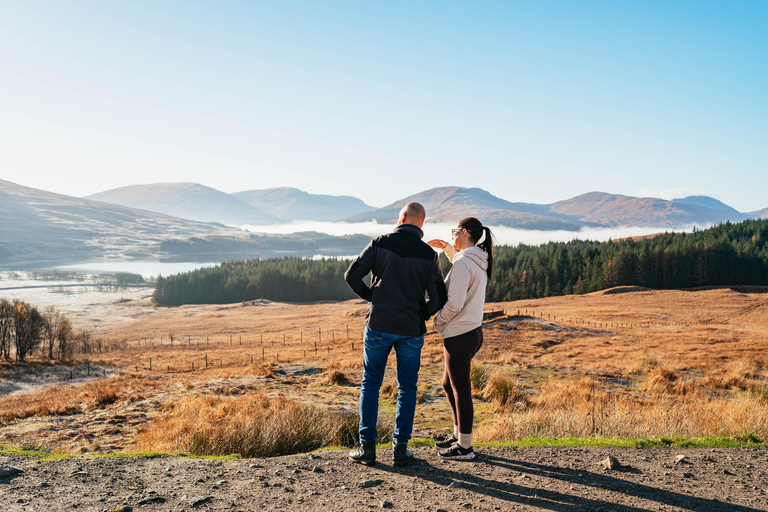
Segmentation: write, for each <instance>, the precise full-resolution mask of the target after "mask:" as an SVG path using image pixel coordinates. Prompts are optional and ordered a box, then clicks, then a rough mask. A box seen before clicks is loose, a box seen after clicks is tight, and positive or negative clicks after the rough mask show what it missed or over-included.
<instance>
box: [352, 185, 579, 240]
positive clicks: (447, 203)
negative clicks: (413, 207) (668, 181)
mask: <svg viewBox="0 0 768 512" xmlns="http://www.w3.org/2000/svg"><path fill="white" fill-rule="evenodd" d="M414 201H415V202H418V203H421V204H422V205H423V206H424V208H425V209H426V210H427V218H428V219H429V221H430V222H446V223H456V222H458V221H459V220H461V219H462V218H464V217H478V218H479V219H481V220H482V222H483V223H485V224H489V225H505V226H515V227H520V228H523V229H563V230H571V231H575V230H578V229H579V228H580V227H582V225H584V224H583V223H579V222H574V221H573V220H572V219H571V218H570V217H569V216H567V215H561V214H558V213H551V212H550V211H549V209H548V207H547V205H539V204H532V203H512V202H509V201H506V200H504V199H500V198H498V197H496V196H494V195H493V194H491V193H490V192H488V191H486V190H483V189H480V188H462V187H439V188H433V189H430V190H426V191H424V192H420V193H418V194H414V195H411V196H408V197H406V198H404V199H401V200H399V201H396V202H394V203H392V204H390V205H388V206H385V207H384V208H381V209H379V210H376V211H374V212H369V213H363V214H359V215H355V216H352V217H350V218H348V219H345V220H346V221H348V222H367V221H372V220H375V221H377V222H382V223H389V222H397V216H398V214H399V213H400V210H401V209H402V207H403V206H405V205H406V204H408V203H410V202H414Z"/></svg>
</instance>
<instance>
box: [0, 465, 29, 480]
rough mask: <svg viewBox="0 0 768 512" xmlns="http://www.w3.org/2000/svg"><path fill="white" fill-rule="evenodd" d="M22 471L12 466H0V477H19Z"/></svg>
mask: <svg viewBox="0 0 768 512" xmlns="http://www.w3.org/2000/svg"><path fill="white" fill-rule="evenodd" d="M23 472H24V471H23V470H21V469H19V468H17V467H14V466H0V477H4V476H14V475H20V474H22V473H23Z"/></svg>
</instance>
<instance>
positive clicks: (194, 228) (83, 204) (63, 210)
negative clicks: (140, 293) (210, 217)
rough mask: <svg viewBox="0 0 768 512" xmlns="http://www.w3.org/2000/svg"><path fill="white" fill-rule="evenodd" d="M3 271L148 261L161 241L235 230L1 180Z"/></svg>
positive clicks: (0, 231)
mask: <svg viewBox="0 0 768 512" xmlns="http://www.w3.org/2000/svg"><path fill="white" fill-rule="evenodd" d="M0 218H2V219H3V222H2V224H0V266H3V267H7V268H25V267H30V266H31V267H36V268H39V267H42V266H45V265H48V264H61V263H67V262H76V261H85V260H88V259H93V258H97V257H101V258H104V257H115V258H116V257H120V258H127V259H131V258H147V257H149V256H150V254H151V253H152V251H154V250H155V248H156V247H157V246H158V245H159V244H160V242H161V241H163V240H166V239H168V238H179V237H181V238H186V237H190V236H204V235H209V234H213V233H222V232H227V231H230V230H227V229H225V228H224V227H223V226H218V225H215V224H204V223H202V222H195V221H190V220H184V219H179V218H175V217H170V216H167V215H161V214H158V213H152V212H147V211H144V210H137V209H133V208H127V207H123V206H116V205H109V204H106V203H102V202H98V201H92V200H88V199H80V198H76V197H70V196H65V195H61V194H55V193H52V192H46V191H43V190H37V189H33V188H28V187H23V186H20V185H16V184H15V183H11V182H9V181H3V180H0Z"/></svg>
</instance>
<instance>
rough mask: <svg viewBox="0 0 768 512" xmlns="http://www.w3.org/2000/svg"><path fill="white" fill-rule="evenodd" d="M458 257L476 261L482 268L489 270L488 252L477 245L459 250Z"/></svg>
mask: <svg viewBox="0 0 768 512" xmlns="http://www.w3.org/2000/svg"><path fill="white" fill-rule="evenodd" d="M458 257H459V258H466V259H468V260H470V261H472V262H474V263H476V264H477V266H478V267H480V269H481V270H488V254H487V253H486V252H485V251H484V250H482V249H481V248H479V247H478V246H476V245H475V246H473V247H469V248H467V249H464V250H463V251H461V252H459V254H458ZM454 263H455V262H454Z"/></svg>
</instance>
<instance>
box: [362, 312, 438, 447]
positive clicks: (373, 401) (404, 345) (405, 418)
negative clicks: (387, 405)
mask: <svg viewBox="0 0 768 512" xmlns="http://www.w3.org/2000/svg"><path fill="white" fill-rule="evenodd" d="M363 342H364V345H365V348H364V350H363V383H362V386H361V388H360V442H361V443H375V442H376V436H377V432H376V423H377V422H378V417H379V389H380V388H381V383H382V381H383V380H384V369H385V368H386V366H387V358H388V357H389V353H390V351H391V350H392V347H394V348H395V355H396V356H397V413H396V414H395V432H394V433H393V434H392V440H393V441H394V443H395V444H408V440H409V439H410V438H411V433H412V432H413V416H414V413H415V411H416V383H417V382H418V380H419V368H420V366H421V347H422V346H423V345H424V336H400V335H398V334H389V333H386V332H380V331H374V330H373V329H370V328H368V327H366V328H365V337H364V338H363Z"/></svg>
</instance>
